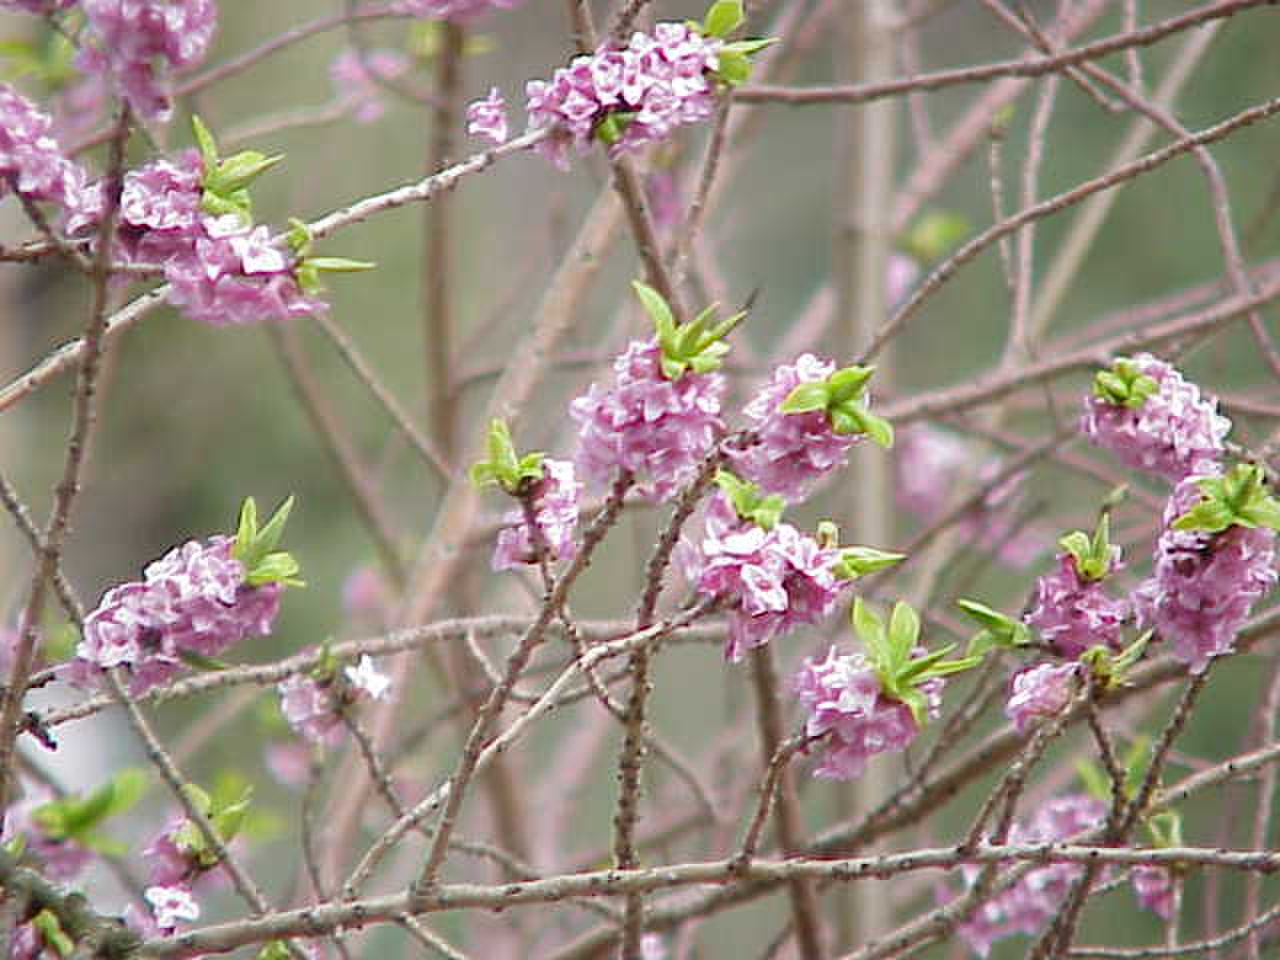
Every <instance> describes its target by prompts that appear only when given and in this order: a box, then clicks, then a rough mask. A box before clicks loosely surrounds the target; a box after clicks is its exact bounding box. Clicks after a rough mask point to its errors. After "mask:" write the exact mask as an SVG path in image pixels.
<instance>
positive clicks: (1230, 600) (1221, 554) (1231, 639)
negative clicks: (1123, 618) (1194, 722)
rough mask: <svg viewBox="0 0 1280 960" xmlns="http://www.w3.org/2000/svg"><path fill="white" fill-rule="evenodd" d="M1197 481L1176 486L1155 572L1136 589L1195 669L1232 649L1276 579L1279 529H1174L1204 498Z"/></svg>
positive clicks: (1143, 607) (1140, 606)
mask: <svg viewBox="0 0 1280 960" xmlns="http://www.w3.org/2000/svg"><path fill="white" fill-rule="evenodd" d="M1211 469H1212V474H1211V475H1216V474H1217V473H1218V470H1217V468H1216V467H1214V468H1211ZM1199 479H1201V478H1200V477H1199V476H1195V475H1193V476H1189V477H1187V478H1186V479H1184V480H1183V481H1182V482H1181V483H1179V484H1178V486H1177V487H1176V488H1175V489H1174V492H1173V495H1172V496H1171V497H1170V499H1169V502H1168V505H1167V506H1166V508H1165V516H1164V523H1165V526H1164V530H1163V532H1162V533H1161V534H1160V539H1159V540H1158V541H1157V543H1156V553H1155V563H1154V568H1153V570H1152V574H1151V576H1150V577H1149V578H1148V579H1147V580H1145V581H1143V582H1142V583H1141V584H1140V585H1139V586H1138V588H1137V590H1136V591H1134V608H1135V610H1136V611H1137V614H1138V616H1139V619H1140V620H1141V621H1142V622H1143V623H1144V624H1145V625H1148V626H1152V627H1155V629H1156V630H1157V631H1158V632H1159V634H1160V636H1161V637H1162V638H1163V639H1165V640H1168V641H1170V642H1171V643H1172V644H1173V649H1174V653H1175V654H1177V656H1179V657H1180V658H1181V659H1183V660H1185V661H1186V662H1187V663H1188V664H1190V666H1191V669H1192V670H1194V671H1200V670H1203V669H1204V667H1205V665H1206V664H1207V663H1208V662H1209V660H1210V658H1211V657H1214V656H1217V655H1219V654H1223V653H1229V652H1230V651H1231V650H1232V649H1233V647H1234V644H1235V638H1236V634H1237V633H1238V632H1239V630H1240V628H1241V626H1243V625H1244V622H1245V620H1246V619H1247V618H1248V616H1249V611H1250V610H1251V609H1252V607H1253V605H1254V603H1256V602H1257V601H1258V600H1259V599H1260V598H1261V597H1262V596H1263V595H1264V594H1266V593H1267V591H1269V590H1270V589H1271V587H1272V586H1274V584H1275V582H1276V570H1275V562H1276V551H1275V543H1276V533H1275V531H1274V530H1271V529H1269V528H1267V527H1262V526H1260V527H1254V528H1250V527H1244V526H1240V525H1232V526H1230V527H1228V528H1227V529H1226V530H1222V531H1220V532H1217V533H1210V532H1208V531H1205V530H1176V529H1174V528H1173V521H1174V520H1176V519H1177V518H1178V517H1180V516H1182V515H1183V514H1184V513H1186V512H1187V511H1188V510H1189V509H1191V507H1192V506H1194V505H1195V504H1196V503H1197V502H1198V501H1199V500H1200V497H1201V492H1200V488H1199V487H1198V485H1197V481H1198V480H1199Z"/></svg>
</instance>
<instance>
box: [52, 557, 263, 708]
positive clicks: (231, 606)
mask: <svg viewBox="0 0 1280 960" xmlns="http://www.w3.org/2000/svg"><path fill="white" fill-rule="evenodd" d="M231 548H232V540H231V539H230V538H229V537H223V536H217V537H211V538H210V539H208V540H205V541H197V540H191V541H188V542H187V543H185V544H183V545H182V546H181V547H175V548H174V549H173V550H171V551H169V552H168V553H167V554H165V555H164V556H163V557H162V558H160V559H159V560H156V561H155V562H153V563H151V564H149V565H148V566H147V567H146V569H145V570H144V571H143V580H142V581H141V582H139V583H125V584H121V585H120V586H118V587H112V588H111V589H110V590H108V591H107V592H106V593H105V594H103V597H102V600H101V601H100V602H99V603H98V606H97V607H96V608H95V609H94V610H93V611H92V612H91V613H90V614H89V615H88V616H87V617H86V618H85V623H84V637H83V639H81V641H80V644H79V646H78V647H77V648H76V657H77V659H76V660H75V661H73V662H72V664H71V667H70V675H69V678H70V679H72V680H73V681H76V682H80V683H85V682H87V681H88V680H89V679H90V678H91V677H92V676H93V675H94V674H95V673H96V671H97V670H105V669H108V668H111V667H123V668H125V669H127V670H128V671H129V674H130V676H131V678H132V682H131V684H130V689H131V690H132V692H133V693H134V694H135V695H136V694H138V693H141V692H143V691H145V690H148V689H150V688H151V687H153V686H155V685H156V684H158V683H163V682H164V681H166V680H168V679H170V678H171V677H173V676H174V675H175V674H177V673H178V672H179V671H180V670H181V669H182V666H183V660H182V657H183V654H184V653H190V654H196V655H199V656H203V657H216V656H218V655H219V654H221V653H222V652H223V651H224V650H226V649H227V648H228V647H230V646H231V645H232V644H235V643H237V642H239V641H240V640H242V639H244V638H245V637H246V636H249V635H251V634H253V635H258V636H266V635H267V634H269V633H270V632H271V625H272V623H273V621H274V620H275V617H276V614H277V613H278V612H279V609H280V591H281V587H280V585H279V584H276V583H272V584H264V585H262V586H257V587H254V586H250V585H248V584H247V583H245V570H244V566H243V565H242V564H241V563H240V561H239V560H236V559H235V558H234V557H233V556H232V555H231Z"/></svg>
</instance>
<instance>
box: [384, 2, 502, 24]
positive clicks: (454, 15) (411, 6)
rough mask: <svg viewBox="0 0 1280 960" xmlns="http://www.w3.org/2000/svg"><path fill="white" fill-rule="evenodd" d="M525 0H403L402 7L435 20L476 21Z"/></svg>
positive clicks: (409, 11) (416, 14)
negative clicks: (480, 17)
mask: <svg viewBox="0 0 1280 960" xmlns="http://www.w3.org/2000/svg"><path fill="white" fill-rule="evenodd" d="M523 2H524V0H402V2H401V3H400V7H401V8H402V9H403V10H405V11H406V12H408V13H412V14H414V15H415V16H419V17H430V18H431V19H433V20H456V21H459V22H466V21H468V20H474V19H475V18H476V17H479V16H482V15H484V14H486V13H489V12H490V11H493V10H510V9H512V8H513V7H518V6H520V4H521V3H523Z"/></svg>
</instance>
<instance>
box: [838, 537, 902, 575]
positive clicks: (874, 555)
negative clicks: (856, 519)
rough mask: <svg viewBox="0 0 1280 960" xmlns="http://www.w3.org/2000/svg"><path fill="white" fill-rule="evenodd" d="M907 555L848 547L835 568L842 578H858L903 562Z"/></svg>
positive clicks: (869, 548)
mask: <svg viewBox="0 0 1280 960" xmlns="http://www.w3.org/2000/svg"><path fill="white" fill-rule="evenodd" d="M819 532H820V533H821V531H819ZM819 542H821V539H820V540H819ZM837 542H838V540H837ZM832 545H833V546H834V543H833V544H832ZM906 557H907V555H906V554H905V553H887V552H885V551H884V550H877V549H876V548H875V547H846V548H844V549H843V550H841V551H840V559H839V560H837V561H836V564H835V566H834V567H833V570H834V572H835V575H836V576H837V577H839V578H840V579H841V580H856V579H858V578H859V577H864V576H866V575H867V574H869V573H875V572H876V571H877V570H883V569H885V568H886V567H891V566H893V565H894V564H895V563H901V562H902V561H903V560H905V559H906Z"/></svg>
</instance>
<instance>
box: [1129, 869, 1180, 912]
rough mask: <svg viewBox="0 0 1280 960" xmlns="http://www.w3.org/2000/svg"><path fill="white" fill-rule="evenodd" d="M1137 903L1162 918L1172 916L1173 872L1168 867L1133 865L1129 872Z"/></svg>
mask: <svg viewBox="0 0 1280 960" xmlns="http://www.w3.org/2000/svg"><path fill="white" fill-rule="evenodd" d="M1129 880H1130V882H1131V883H1132V884H1133V895H1134V896H1135V897H1137V898H1138V903H1139V904H1140V905H1141V906H1143V907H1145V908H1146V909H1147V910H1150V911H1151V912H1152V913H1154V914H1156V916H1158V917H1160V918H1161V919H1162V920H1169V919H1172V917H1173V906H1174V903H1173V901H1174V887H1173V874H1172V873H1170V872H1169V868H1168V867H1134V868H1133V872H1132V873H1130V874H1129Z"/></svg>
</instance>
